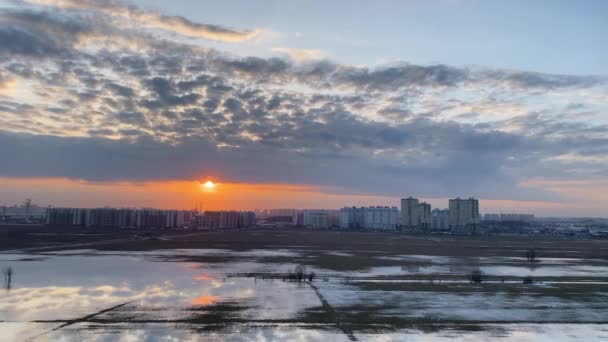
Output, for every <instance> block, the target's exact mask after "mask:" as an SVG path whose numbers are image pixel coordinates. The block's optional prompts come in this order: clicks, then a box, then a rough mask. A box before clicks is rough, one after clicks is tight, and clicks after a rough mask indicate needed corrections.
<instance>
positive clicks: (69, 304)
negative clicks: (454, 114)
mask: <svg viewBox="0 0 608 342" xmlns="http://www.w3.org/2000/svg"><path fill="white" fill-rule="evenodd" d="M335 255H337V256H342V257H348V256H349V255H350V254H349V253H335ZM269 258H270V259H269ZM273 258H274V259H273ZM391 258H392V259H393V260H401V261H403V263H404V265H403V266H383V267H372V268H367V269H361V270H359V271H335V270H332V269H331V268H330V269H325V268H323V267H322V266H319V265H316V266H307V267H306V272H315V278H313V280H312V281H304V282H294V281H290V280H289V279H288V278H286V276H285V275H286V274H288V273H289V272H291V271H293V270H294V268H295V267H296V265H298V264H300V263H303V264H305V263H306V258H304V257H302V254H301V253H300V252H298V251H297V250H294V251H291V250H250V251H245V252H233V251H229V250H220V249H214V250H164V251H158V252H157V251H153V252H98V251H93V250H76V251H75V250H72V251H64V252H55V253H39V254H0V269H6V268H7V267H11V268H12V269H13V274H12V281H11V287H10V289H2V290H1V292H0V293H1V294H0V340H2V341H22V340H36V341H56V340H63V341H81V340H87V341H91V340H93V341H115V340H120V341H131V340H137V341H139V340H226V339H230V340H306V341H316V340H319V341H324V340H336V341H339V340H353V339H358V340H372V341H373V340H382V341H393V340H394V341H397V340H404V339H405V340H408V341H419V340H424V341H427V340H442V339H445V340H479V341H485V340H488V339H496V338H500V339H504V340H512V341H532V340H534V341H539V340H540V341H543V340H546V341H549V340H551V341H555V340H586V341H589V340H601V339H605V338H608V325H606V324H605V323H606V322H608V286H607V285H606V283H608V263H604V262H603V261H601V260H600V261H598V260H595V261H593V262H588V261H584V260H578V259H551V260H543V261H542V262H540V263H538V265H526V264H525V263H524V264H522V263H521V261H520V260H512V259H511V260H510V259H508V258H479V259H475V260H470V258H460V259H459V258H450V257H433V256H395V257H391ZM472 267H479V268H480V269H482V270H483V271H484V273H486V274H487V275H495V276H508V277H519V276H524V275H528V274H533V275H534V276H537V277H541V276H549V277H562V278H563V279H562V280H564V283H559V282H553V283H551V282H549V281H544V282H538V283H536V284H533V285H527V286H524V285H522V284H521V282H520V281H518V280H517V279H515V280H514V279H511V278H510V279H509V280H508V281H507V282H504V283H502V282H498V281H494V283H487V284H470V283H469V282H468V281H467V280H466V277H464V275H465V274H466V272H468V271H469V270H470V269H471V268H472ZM428 275H434V276H435V277H434V278H433V279H432V281H429V280H428V277H427V276H428ZM417 276H420V277H421V278H419V279H418V278H415V277H417ZM442 276H444V277H445V279H442ZM456 276H462V277H461V278H457V277H456ZM403 277H407V279H404V278H403ZM412 277H414V278H412ZM585 277H587V278H585ZM560 279H561V278H560ZM604 280H605V281H604Z"/></svg>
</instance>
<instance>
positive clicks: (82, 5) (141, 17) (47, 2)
mask: <svg viewBox="0 0 608 342" xmlns="http://www.w3.org/2000/svg"><path fill="white" fill-rule="evenodd" d="M26 1H27V2H28V3H31V4H36V5H44V6H52V7H58V8H63V9H69V10H88V11H96V12H100V13H103V14H105V15H107V16H113V17H115V16H119V17H123V18H125V19H128V20H130V21H132V22H133V21H134V22H136V23H137V24H138V25H142V26H144V27H148V28H154V29H162V30H166V31H170V32H174V33H178V34H181V35H185V36H190V37H196V38H204V39H210V40H217V41H224V42H232V43H235V42H243V41H247V40H251V39H254V38H256V37H258V36H259V35H260V34H261V33H262V32H263V30H262V29H254V30H247V31H237V30H233V29H229V28H226V27H222V26H218V25H209V24H200V23H196V22H193V21H190V20H188V19H186V18H184V17H180V16H167V15H163V14H160V13H157V12H151V11H144V10H142V9H139V8H137V7H135V6H127V5H125V4H123V3H122V2H119V1H113V0H102V1H94V0H26Z"/></svg>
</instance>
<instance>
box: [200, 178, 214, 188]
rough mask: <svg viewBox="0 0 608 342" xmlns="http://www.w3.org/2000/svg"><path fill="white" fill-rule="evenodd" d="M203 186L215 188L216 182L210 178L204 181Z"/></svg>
mask: <svg viewBox="0 0 608 342" xmlns="http://www.w3.org/2000/svg"><path fill="white" fill-rule="evenodd" d="M203 187H205V189H213V188H214V187H215V183H213V182H212V181H210V180H208V181H206V182H205V183H203Z"/></svg>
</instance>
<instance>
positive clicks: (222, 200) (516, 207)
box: [0, 177, 608, 216]
mask: <svg viewBox="0 0 608 342" xmlns="http://www.w3.org/2000/svg"><path fill="white" fill-rule="evenodd" d="M588 183H590V184H586V183H585V184H580V183H576V184H571V182H570V183H568V182H557V181H556V182H552V183H548V182H545V183H542V182H539V181H537V183H535V184H534V185H535V186H537V187H539V188H541V189H542V188H544V189H549V190H553V191H555V192H556V193H558V194H560V195H563V196H564V198H565V199H566V200H562V201H522V200H509V199H491V200H490V199H484V198H483V197H482V198H480V211H481V212H482V213H491V212H510V211H513V212H517V211H526V212H533V213H535V214H537V215H539V216H540V215H547V216H551V215H557V216H567V215H572V216H581V215H597V214H596V213H601V212H604V210H605V208H604V207H603V203H605V202H606V200H608V180H602V181H599V180H598V181H594V182H591V181H589V182H588ZM204 184H205V183H202V182H200V181H184V180H166V181H148V182H124V181H116V182H92V181H84V180H75V179H68V178H2V177H0V198H2V201H3V203H1V204H11V203H20V202H22V201H23V198H28V197H29V198H32V199H34V203H35V204H40V205H44V206H46V205H49V204H51V205H53V206H57V207H61V206H65V207H88V208H91V207H104V206H110V207H123V208H124V207H131V208H133V207H137V208H160V209H194V208H196V207H197V204H198V203H200V202H201V201H202V202H203V206H204V209H205V210H253V209H268V208H294V209H303V208H327V209H337V208H341V207H345V206H369V205H389V206H399V197H397V196H378V195H360V194H348V193H340V192H339V191H338V190H336V189H332V188H330V187H323V186H315V185H302V184H286V183H258V184H252V183H229V182H228V183H224V182H222V183H217V182H214V183H213V184H214V189H213V190H212V191H205V190H204V189H205V186H204ZM522 185H523V186H531V185H532V184H530V183H527V184H526V183H523V184H522ZM583 185H584V186H583ZM582 195H587V196H588V197H586V198H583V197H584V196H582ZM568 198H569V199H572V200H570V201H568V200H567V199H568ZM421 199H422V200H425V201H428V202H430V203H431V204H432V205H433V207H434V208H445V207H447V206H448V202H447V198H428V197H423V196H421Z"/></svg>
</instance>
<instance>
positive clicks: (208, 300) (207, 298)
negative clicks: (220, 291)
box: [191, 295, 218, 306]
mask: <svg viewBox="0 0 608 342" xmlns="http://www.w3.org/2000/svg"><path fill="white" fill-rule="evenodd" d="M217 300H218V297H217V296H212V295H204V296H200V297H196V298H194V299H193V300H192V302H191V304H192V305H202V306H206V305H211V304H214V303H215V302H217Z"/></svg>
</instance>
